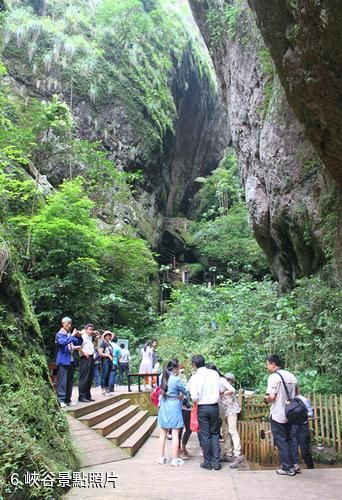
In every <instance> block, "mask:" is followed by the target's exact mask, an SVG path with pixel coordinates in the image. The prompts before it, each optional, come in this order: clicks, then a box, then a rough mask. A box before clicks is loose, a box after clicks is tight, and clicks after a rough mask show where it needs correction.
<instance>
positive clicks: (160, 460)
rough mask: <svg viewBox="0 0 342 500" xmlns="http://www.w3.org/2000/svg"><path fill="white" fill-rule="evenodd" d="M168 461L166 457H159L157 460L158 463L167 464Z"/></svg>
mask: <svg viewBox="0 0 342 500" xmlns="http://www.w3.org/2000/svg"><path fill="white" fill-rule="evenodd" d="M168 461H169V459H168V458H167V457H160V459H159V460H158V464H160V465H162V464H167V463H168Z"/></svg>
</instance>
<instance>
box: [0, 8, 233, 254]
mask: <svg viewBox="0 0 342 500" xmlns="http://www.w3.org/2000/svg"><path fill="white" fill-rule="evenodd" d="M28 3H29V4H30V5H31V6H33V8H34V12H35V14H36V16H35V17H34V22H33V21H32V22H31V25H32V26H33V28H32V26H31V25H30V26H31V28H30V29H31V31H32V30H34V26H36V25H37V26H41V27H40V30H38V31H37V33H36V34H35V40H34V46H35V48H36V49H35V50H36V52H35V54H34V55H33V54H31V55H30V57H28V55H27V46H28V41H30V40H31V39H30V37H31V35H30V34H28V35H27V37H28V41H26V43H21V42H19V43H18V39H17V35H16V33H17V31H19V32H20V27H19V28H18V29H17V30H15V29H13V27H12V28H11V26H7V28H6V29H7V33H8V36H7V42H6V44H5V49H4V58H5V61H6V65H7V68H8V73H9V75H10V76H11V78H12V81H13V82H14V85H15V86H16V87H17V91H18V92H20V93H22V94H23V95H24V96H34V97H38V98H40V99H44V98H47V99H51V97H52V95H53V94H58V95H59V96H60V97H61V98H62V99H63V100H64V101H65V102H67V103H68V104H69V106H70V108H71V111H72V114H73V116H74V119H75V124H76V127H75V128H76V136H77V138H80V139H88V140H95V141H98V140H100V141H101V142H102V145H103V147H104V148H105V149H106V150H107V151H108V154H109V157H110V158H111V159H112V160H114V161H115V163H116V165H117V166H118V168H119V169H125V170H129V171H136V170H138V169H139V170H141V171H142V173H143V176H144V182H143V185H142V186H140V187H139V188H137V190H136V195H135V200H133V199H132V203H131V206H130V207H127V206H126V207H121V208H120V213H118V214H117V221H115V223H114V225H115V226H118V227H119V226H120V225H122V224H123V222H122V221H126V222H129V223H130V224H132V225H134V226H136V227H137V229H138V231H139V232H140V234H142V236H143V237H145V238H147V239H148V240H149V241H150V243H151V244H152V246H153V247H154V248H157V247H158V244H159V239H161V237H162V234H161V233H162V217H163V216H167V217H175V216H177V215H180V214H181V215H186V214H187V211H188V208H189V205H190V204H191V198H192V196H193V194H194V191H195V189H196V183H194V182H193V181H194V179H195V178H196V177H198V176H202V175H207V174H208V173H209V172H210V171H211V170H213V169H214V168H215V167H216V166H217V164H218V162H219V161H220V160H221V158H222V156H223V152H224V148H225V146H226V140H227V133H226V131H225V130H224V129H225V128H226V120H225V119H224V113H225V111H224V108H223V106H222V103H221V100H220V94H219V92H218V90H217V88H216V87H215V84H216V82H215V75H214V72H213V70H212V68H211V71H210V70H209V69H208V68H209V64H210V57H209V56H208V54H207V53H206V47H205V44H204V43H203V41H202V42H199V41H198V40H199V39H200V36H199V33H198V28H197V26H196V24H195V23H194V21H192V22H191V20H189V19H187V23H185V22H184V25H182V24H181V22H180V23H179V27H178V29H179V32H178V33H176V35H177V37H178V38H179V39H182V40H183V42H182V45H181V46H182V50H180V49H179V47H180V43H179V41H178V45H177V44H176V45H175V48H173V47H168V46H166V47H160V46H159V47H158V46H156V47H152V48H153V51H154V52H155V54H154V56H155V59H158V58H159V59H162V58H163V57H165V53H166V51H167V56H168V57H170V67H168V69H165V71H166V77H165V80H166V85H165V86H164V87H163V89H162V90H163V92H164V94H163V93H159V94H158V92H157V91H158V90H159V87H160V84H159V82H158V81H156V82H154V86H155V87H156V88H155V93H154V94H153V99H155V101H156V102H155V103H154V102H152V103H151V102H146V96H144V95H143V93H142V91H141V88H140V87H139V85H138V83H137V81H136V80H134V78H133V77H130V79H126V80H124V79H122V82H124V83H125V84H126V85H127V86H125V85H124V84H122V83H121V81H120V80H119V81H118V78H115V77H114V76H113V74H112V73H110V72H107V73H105V72H103V74H101V78H102V80H101V79H100V80H101V82H102V83H101V84H103V82H105V83H106V86H105V87H107V88H110V87H113V88H114V90H112V91H111V92H112V94H108V95H107V94H106V93H105V92H104V91H102V93H101V94H100V95H97V96H94V95H93V96H92V95H91V94H90V93H89V92H90V91H89V89H88V90H85V89H84V88H83V87H82V81H80V80H82V78H76V76H74V79H70V75H68V73H67V71H66V68H65V66H66V65H65V64H64V66H63V67H59V66H58V67H54V66H53V65H52V66H51V67H50V66H49V65H46V60H48V61H50V59H49V57H50V55H51V53H52V52H53V51H54V52H53V53H55V52H56V50H57V49H58V50H62V49H60V47H59V46H57V45H56V41H55V42H53V41H51V40H53V36H54V35H53V33H50V32H49V31H48V27H49V26H50V24H49V23H50V21H51V17H49V16H51V12H49V9H52V8H53V6H52V5H50V6H49V9H46V8H42V5H43V4H42V3H41V2H36V1H32V2H28ZM81 4H82V5H83V4H84V2H83V0H82V2H81V1H79V2H76V3H75V5H76V6H80V5H81ZM23 5H25V6H26V3H25V2H23ZM144 5H145V10H146V12H147V11H150V10H153V8H152V7H153V2H147V3H146V4H144ZM43 6H44V5H43ZM57 10H58V9H57ZM27 12H28V14H27V16H28V17H29V18H30V16H31V17H32V16H33V13H32V11H31V10H28V11H27ZM57 14H58V16H60V15H61V14H60V12H59V11H58V12H57ZM57 14H56V15H57ZM17 15H18V16H19V15H20V12H19V13H18V12H17ZM32 18H33V17H32ZM15 19H16V18H15ZM16 22H17V21H16ZM10 24H11V23H9V25H10ZM189 24H190V26H189ZM165 25H167V23H166V22H165ZM6 29H5V31H6ZM70 29H71V28H70ZM72 29H76V28H72ZM77 29H78V34H79V36H84V35H85V36H86V39H87V36H88V35H87V33H86V34H85V33H84V31H86V30H85V29H84V30H83V31H82V26H81V25H77ZM11 30H12V31H11ZM28 33H30V31H28ZM189 33H192V35H191V36H193V33H195V35H194V36H195V38H196V37H197V38H196V41H195V42H194V39H193V38H191V36H190V34H189ZM110 34H111V35H112V36H113V39H114V38H115V30H113V32H110ZM32 36H33V35H32ZM109 37H110V35H109ZM94 43H99V42H97V41H94ZM192 44H195V45H196V44H197V45H196V47H197V53H196V50H195V49H196V47H194V46H192ZM56 47H57V48H56ZM58 47H59V48H58ZM105 47H106V48H105V49H103V47H102V46H101V51H102V52H103V54H104V55H103V59H101V63H102V65H103V67H104V68H106V67H107V66H106V64H107V65H108V64H112V66H111V68H112V70H113V68H114V67H115V65H114V64H113V57H114V56H113V54H112V53H111V50H112V48H111V46H110V43H108V46H107V45H105ZM64 48H65V47H64ZM150 49H151V47H150ZM63 50H64V49H63ZM199 50H200V51H201V54H202V55H201V57H198V51H199ZM41 53H42V54H45V55H44V57H43V59H42V58H41V56H40V55H39V54H41ZM203 54H204V55H203ZM65 57H66V56H65ZM79 57H81V56H79ZM32 58H33V59H32ZM35 58H36V59H35ZM44 58H45V59H44ZM31 59H32V60H31ZM41 59H42V60H41ZM42 61H43V62H42ZM44 61H45V63H44ZM58 61H59V59H58V58H57V62H58ZM50 63H51V61H50ZM50 63H49V64H50ZM81 63H82V60H81V59H80V62H79V65H81ZM51 64H52V63H51ZM56 64H57V63H56ZM58 64H59V63H58ZM70 64H71V63H70ZM206 64H207V67H206V69H203V66H205V65H206ZM201 65H202V66H201ZM33 66H34V70H33ZM48 66H49V67H48ZM128 66H129V65H128ZM128 66H127V67H124V69H125V70H126V71H127V72H128V71H129V67H128ZM47 68H48V69H47ZM75 68H76V69H75ZM75 68H74V73H75V75H76V74H77V75H78V73H76V71H77V68H78V66H75ZM151 68H152V66H151ZM63 71H64V73H63V78H62V77H60V73H61V72H63ZM142 71H144V66H143V65H142V66H141V67H140V73H141V72H142ZM137 73H138V74H137V75H135V76H136V78H137V80H139V78H140V79H141V80H143V79H144V78H146V77H148V78H150V79H151V80H152V81H153V79H154V78H155V74H154V73H152V74H148V75H145V74H140V75H139V72H137ZM94 78H95V77H94ZM70 82H73V83H72V85H73V86H71V83H70ZM129 85H130V86H129ZM99 88H100V87H99ZM101 89H102V87H101ZM144 99H145V100H144ZM153 99H152V97H150V100H152V101H153ZM162 99H164V100H165V101H167V102H168V103H169V108H167V112H168V115H167V119H166V118H165V116H163V115H162V114H160V115H158V119H160V123H159V122H158V119H156V115H157V113H156V114H155V116H154V115H153V112H152V111H151V109H152V110H153V106H154V105H155V108H156V109H158V106H159V105H160V102H159V101H160V100H162ZM170 102H171V104H170ZM148 104H150V105H151V109H148ZM160 107H162V106H160ZM161 116H162V117H163V119H164V121H163V122H162V118H160V117H161ZM167 120H169V121H167ZM161 122H162V123H161ZM166 122H167V125H165V123H166ZM158 123H159V127H158ZM82 168H83V167H82V165H81V164H77V162H76V163H75V165H73V166H72V175H73V176H76V175H82ZM40 171H41V173H42V174H43V175H46V176H47V180H48V181H49V182H51V183H52V184H53V185H54V186H56V185H58V184H59V183H60V182H61V181H62V180H63V178H69V176H70V171H71V167H70V164H69V162H68V161H66V160H56V158H53V157H52V158H51V159H48V160H47V161H45V162H44V164H43V165H41V166H40ZM106 196H107V198H109V200H108V203H109V204H110V194H108V193H107V194H106ZM99 217H100V218H101V219H103V221H104V223H110V224H111V223H112V220H109V217H106V213H105V211H104V213H101V214H99Z"/></svg>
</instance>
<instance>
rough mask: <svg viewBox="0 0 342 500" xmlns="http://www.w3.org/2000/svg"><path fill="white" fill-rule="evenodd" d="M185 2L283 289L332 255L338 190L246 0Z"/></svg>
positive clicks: (259, 233)
mask: <svg viewBox="0 0 342 500" xmlns="http://www.w3.org/2000/svg"><path fill="white" fill-rule="evenodd" d="M190 3H191V6H192V8H193V12H194V15H195V18H196V20H197V22H198V24H199V26H200V28H201V31H202V33H203V36H204V38H205V40H206V42H207V45H208V47H209V50H210V53H211V55H212V57H213V60H214V64H215V68H216V71H217V74H218V76H219V79H220V82H221V91H222V96H223V100H224V103H225V108H226V112H227V117H228V126H229V133H228V139H229V138H230V137H231V140H232V143H233V145H234V147H235V148H236V149H237V151H238V155H239V163H240V169H241V177H242V181H243V184H244V188H245V194H246V201H247V204H248V209H249V219H250V223H251V226H252V229H253V232H254V234H255V237H256V239H257V241H258V242H259V244H260V245H261V247H262V248H263V250H264V251H265V253H266V255H267V257H268V259H269V261H270V264H271V268H272V269H273V271H274V273H275V274H276V275H277V277H278V280H279V283H280V289H282V290H284V289H286V288H287V287H288V286H291V284H292V282H293V280H294V278H296V277H298V276H301V275H310V274H311V273H314V272H316V271H318V270H319V269H320V268H321V267H322V266H323V264H324V263H325V262H326V260H327V259H329V257H331V254H334V253H335V254H336V249H338V245H337V243H336V233H337V225H338V216H337V213H338V212H337V211H338V209H337V203H338V199H340V198H339V194H338V191H339V190H338V188H337V186H336V185H335V183H334V181H333V180H332V178H331V176H330V175H329V173H328V172H327V171H326V169H325V166H324V165H323V164H322V162H321V160H320V158H319V156H318V155H317V153H316V151H315V150H314V148H313V146H312V145H311V143H310V142H309V141H308V140H307V139H306V138H305V133H304V132H305V131H304V127H303V125H301V123H300V122H299V121H298V119H297V117H296V115H295V114H294V112H293V110H292V108H291V107H290V106H289V104H288V101H287V98H286V95H285V93H284V90H283V87H282V85H281V83H280V81H279V78H278V75H277V72H276V71H275V68H274V67H273V63H272V59H271V57H270V55H269V53H268V51H267V48H266V47H265V45H264V43H263V40H262V38H261V36H260V33H259V31H258V29H257V27H256V25H255V23H254V19H253V15H252V12H251V11H250V10H249V8H248V6H247V4H246V2H231V1H226V2H224V1H219V0H217V1H212V0H208V1H197V0H192V1H191V2H190ZM271 10H272V9H269V8H268V12H270V11H271ZM270 36H271V35H270Z"/></svg>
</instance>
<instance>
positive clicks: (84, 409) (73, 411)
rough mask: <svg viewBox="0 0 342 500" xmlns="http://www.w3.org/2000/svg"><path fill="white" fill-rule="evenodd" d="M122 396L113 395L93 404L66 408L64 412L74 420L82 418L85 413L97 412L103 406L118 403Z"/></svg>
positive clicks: (78, 404)
mask: <svg viewBox="0 0 342 500" xmlns="http://www.w3.org/2000/svg"><path fill="white" fill-rule="evenodd" d="M122 397H123V394H115V395H113V396H106V397H103V399H100V400H99V401H95V402H94V403H77V405H76V406H67V407H66V408H65V410H66V411H67V413H68V415H72V416H73V417H75V418H79V417H82V416H83V415H86V414H87V413H91V412H93V411H96V410H99V409H100V408H104V407H105V406H108V405H111V404H113V403H115V401H119V400H120V399H122Z"/></svg>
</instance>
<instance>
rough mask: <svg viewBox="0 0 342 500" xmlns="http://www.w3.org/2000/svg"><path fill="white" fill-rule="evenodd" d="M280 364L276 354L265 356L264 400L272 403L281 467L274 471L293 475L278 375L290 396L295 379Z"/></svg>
mask: <svg viewBox="0 0 342 500" xmlns="http://www.w3.org/2000/svg"><path fill="white" fill-rule="evenodd" d="M281 365H282V363H281V360H280V358H279V356H278V355H277V354H270V355H269V356H268V357H267V364H266V367H267V370H268V371H269V372H270V373H271V375H270V376H269V377H268V383H267V390H266V398H265V401H267V402H268V403H272V404H271V408H270V418H271V430H272V434H273V439H274V442H275V444H276V445H277V447H278V450H279V457H280V462H281V469H278V470H277V471H276V472H277V474H280V475H286V476H294V475H295V474H296V470H295V467H294V460H293V457H292V454H291V424H290V423H289V422H288V421H287V418H286V416H285V405H286V401H287V399H288V398H287V394H286V391H285V387H284V384H283V381H282V379H281V377H280V375H281V376H282V377H283V379H284V382H285V384H286V386H287V389H288V391H289V396H290V398H293V397H295V395H296V393H297V379H296V377H295V376H294V375H293V374H292V373H290V372H288V371H287V370H283V369H282V368H281ZM279 374H280V375H279ZM298 472H299V471H298Z"/></svg>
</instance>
